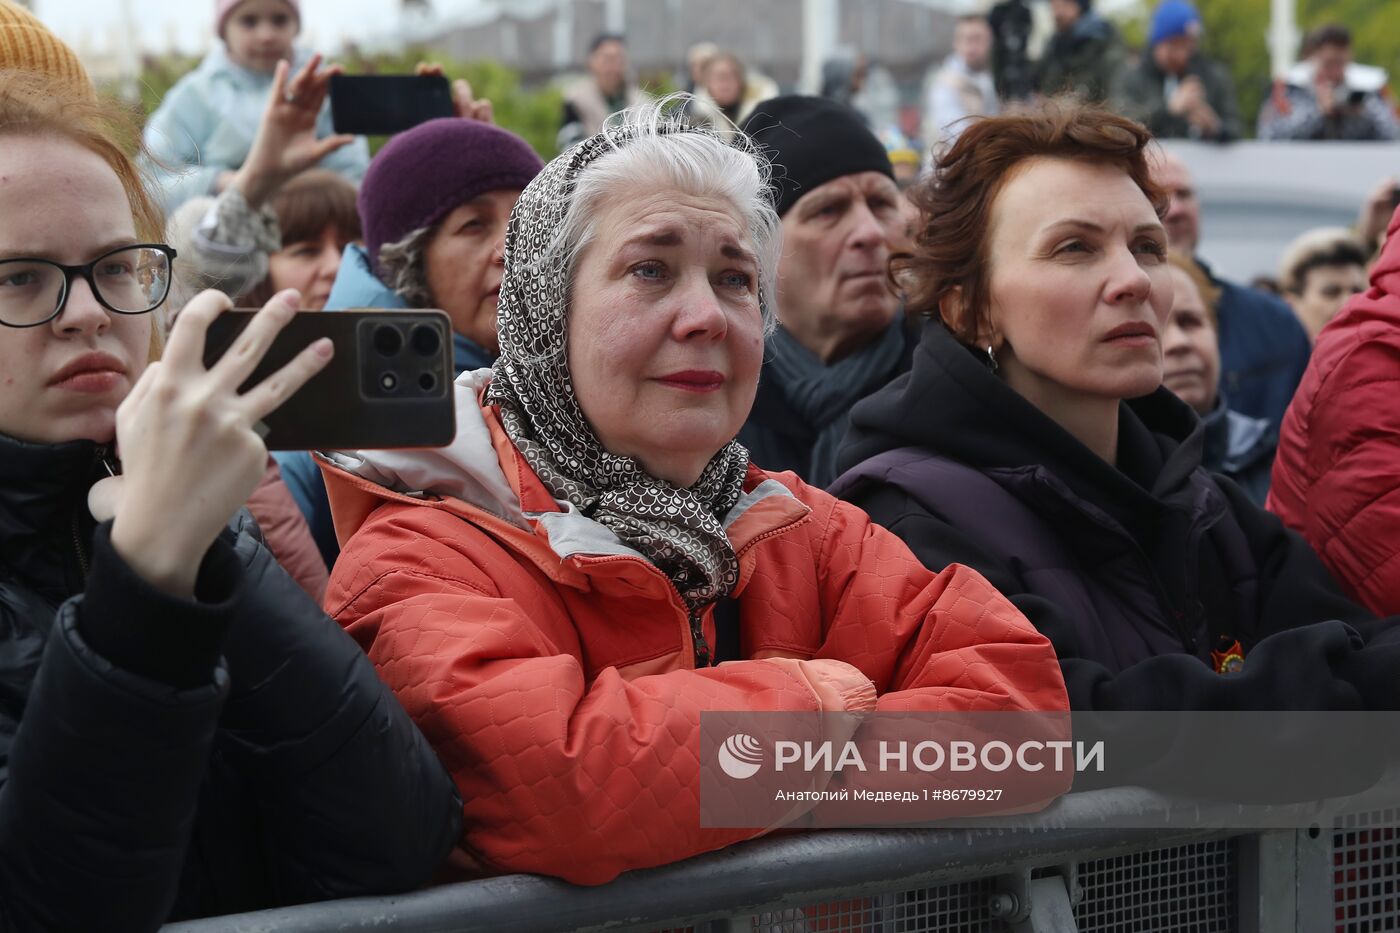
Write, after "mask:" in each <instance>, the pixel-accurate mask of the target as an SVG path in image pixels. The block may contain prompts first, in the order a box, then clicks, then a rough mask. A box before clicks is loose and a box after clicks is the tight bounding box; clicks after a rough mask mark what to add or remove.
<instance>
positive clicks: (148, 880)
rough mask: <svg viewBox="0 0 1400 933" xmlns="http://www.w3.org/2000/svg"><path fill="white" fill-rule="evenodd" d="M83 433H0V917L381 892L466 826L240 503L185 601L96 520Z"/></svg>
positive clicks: (351, 646)
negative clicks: (128, 556)
mask: <svg viewBox="0 0 1400 933" xmlns="http://www.w3.org/2000/svg"><path fill="white" fill-rule="evenodd" d="M101 453H102V451H101V449H100V448H98V447H96V445H93V444H91V443H87V442H75V443H69V444H62V445H53V446H50V445H38V444H26V443H22V442H20V441H17V440H14V439H12V438H8V437H5V436H3V435H0V929H3V930H6V931H9V930H38V929H43V930H82V931H90V930H104V931H127V930H137V931H139V930H153V929H155V928H156V927H158V926H159V925H160V924H161V923H163V922H165V921H166V920H167V919H179V918H186V917H194V916H206V915H211V914H220V913H230V912H236V911H244V910H252V909H257V908H265V907H270V906H277V905H282V904H290V903H296V902H303V901H311V900H321V899H327V898H334V897H345V896H350V895H357V894H377V893H391V892H397V891H403V890H407V889H411V888H414V887H417V886H419V885H422V884H424V883H426V882H427V881H428V880H429V879H430V878H431V876H432V874H433V873H434V872H435V871H436V870H437V869H438V867H439V866H440V864H441V863H442V861H443V859H444V858H445V856H446V855H447V853H448V851H449V850H450V849H451V847H452V845H453V843H454V842H455V840H456V839H457V836H458V829H459V823H460V814H461V805H460V803H459V801H458V798H457V795H456V791H455V789H454V787H453V785H452V783H451V780H450V779H449V778H448V776H447V774H446V772H445V771H444V769H443V768H442V766H441V765H440V764H439V762H438V761H437V759H436V757H435V756H434V754H433V752H432V750H431V748H430V747H429V746H428V744H427V743H426V742H425V741H424V739H423V737H422V736H421V735H420V734H419V732H418V730H417V729H416V728H415V727H414V725H413V724H412V722H411V721H410V720H409V719H408V717H407V715H406V714H405V713H404V712H403V710H402V709H401V708H400V706H399V705H398V703H397V701H396V700H395V699H394V696H393V694H392V693H391V692H390V691H389V690H388V688H387V687H385V686H384V685H383V683H381V682H380V681H379V679H378V678H377V676H376V675H375V671H374V667H373V665H372V664H371V663H370V662H369V660H368V658H366V657H365V656H364V655H363V654H362V653H361V651H360V649H359V648H358V646H356V645H355V643H354V642H353V641H352V640H351V639H350V638H349V637H348V636H346V635H345V634H344V633H343V632H342V631H341V630H340V628H339V627H338V626H337V625H336V624H335V623H334V622H332V621H331V620H330V619H329V618H327V617H326V616H325V615H324V614H323V613H322V612H321V610H320V608H319V607H317V606H316V605H315V603H314V602H312V601H311V599H310V598H309V597H308V596H306V594H305V593H304V592H303V591H302V590H301V589H300V588H299V587H298V586H297V585H296V584H295V583H294V582H293V581H292V580H291V578H290V577H288V576H287V575H286V573H285V572H283V571H282V569H281V568H280V567H279V566H278V565H277V563H276V561H275V560H273V559H272V557H271V555H270V554H269V552H268V551H267V549H266V548H265V547H263V546H262V544H261V542H260V539H259V538H258V537H257V534H256V532H257V529H256V525H254V524H253V523H252V521H251V519H249V518H247V516H246V514H244V515H243V516H241V517H240V519H239V520H237V521H235V523H234V526H235V527H231V528H230V529H229V530H227V531H226V532H225V533H224V534H223V535H222V536H221V537H220V538H219V539H218V540H217V541H216V542H215V543H214V545H213V546H212V547H211V548H210V550H209V552H208V554H207V555H206V557H205V558H204V561H203V564H202V565H201V567H200V572H199V577H198V581H197V587H196V598H195V599H194V600H188V601H187V600H180V599H175V598H172V597H170V596H167V595H165V594H163V593H161V592H159V591H157V590H154V589H153V588H151V587H149V586H148V585H146V584H145V583H144V581H143V580H142V579H141V578H140V577H138V576H137V575H136V574H135V573H133V572H132V571H131V569H130V568H129V567H127V566H126V564H125V563H124V562H123V561H122V559H121V558H120V557H119V556H118V555H117V553H116V552H115V551H114V550H113V548H112V546H111V544H110V541H109V538H108V531H109V526H105V525H104V526H102V527H96V528H95V527H94V526H93V522H92V520H91V518H90V517H89V515H88V512H87V505H86V501H87V492H88V489H89V488H90V487H91V485H92V483H93V482H94V481H95V480H96V479H97V477H98V476H99V475H105V474H103V473H102V472H101V470H100V463H101Z"/></svg>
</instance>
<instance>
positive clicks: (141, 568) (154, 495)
mask: <svg viewBox="0 0 1400 933" xmlns="http://www.w3.org/2000/svg"><path fill="white" fill-rule="evenodd" d="M300 298H301V296H300V295H299V294H298V293H297V292H296V291H295V290H290V291H286V292H281V293H279V294H278V295H276V296H274V297H273V299H272V300H271V301H269V302H268V303H267V304H266V305H265V306H263V309H262V310H261V311H259V312H258V313H257V315H255V316H254V318H253V320H252V321H251V322H250V323H249V324H248V326H247V328H246V329H244V331H243V332H242V333H241V334H239V335H238V337H237V339H235V340H234V342H233V344H232V345H231V346H230V347H229V349H228V351H227V352H226V353H225V354H224V355H223V356H222V357H221V358H220V359H219V360H218V362H216V363H215V364H214V365H213V366H212V367H210V368H208V369H206V368H205V366H204V341H205V335H206V333H207V332H208V330H209V325H210V324H211V323H212V322H213V320H214V319H215V318H216V317H218V316H219V315H220V314H222V313H223V312H225V311H226V310H228V308H229V307H230V306H231V305H232V302H231V301H230V299H229V298H228V297H227V296H226V295H224V294H222V293H220V292H216V291H206V292H202V293H201V294H199V295H197V296H196V297H195V298H194V299H193V300H192V301H190V303H189V304H187V305H186V306H185V308H184V310H183V311H182V312H181V313H180V317H179V318H178V319H177V320H176V322H175V326H174V328H173V329H172V330H171V332H170V341H169V343H168V344H167V345H166V350H165V353H164V355H163V356H162V358H161V360H160V361H159V362H156V363H152V364H151V365H150V366H148V367H147V368H146V371H145V373H143V374H142V376H141V378H140V379H139V380H138V381H137V383H136V386H135V387H134V388H133V389H132V390H131V394H130V395H128V396H127V398H126V399H125V400H124V401H123V402H122V404H121V406H120V407H119V408H118V409H117V449H118V451H119V452H120V454H121V460H122V475H121V476H117V477H111V478H108V479H104V480H102V481H100V482H99V483H97V484H96V485H95V486H94V487H93V492H92V493H91V494H90V496H89V503H90V506H91V507H92V509H93V512H94V514H95V515H96V516H97V517H98V518H99V519H103V518H106V517H107V514H105V513H114V519H115V520H114V523H113V525H112V547H113V548H114V549H115V550H116V552H117V553H118V554H119V555H120V556H121V558H122V559H123V560H124V561H126V563H127V564H128V565H129V566H130V567H131V568H132V570H134V571H135V572H136V573H137V574H138V575H140V576H141V577H142V578H144V579H145V580H146V581H147V582H148V583H150V584H151V585H152V586H154V587H156V588H158V589H160V590H163V591H165V592H167V593H170V594H172V595H175V596H180V597H184V598H188V597H190V596H191V595H192V594H193V593H194V586H195V580H196V577H197V575H198V571H199V565H200V562H201V561H202V560H203V559H204V555H205V553H206V552H207V551H208V550H209V546H210V545H211V544H213V542H214V539H215V538H217V537H218V535H219V533H220V531H221V530H222V529H223V528H224V526H225V525H226V524H227V523H228V521H229V519H230V518H231V517H232V516H233V514H234V513H235V512H236V511H237V510H238V509H239V508H240V507H241V506H242V505H243V503H244V502H246V501H247V499H248V496H249V495H250V494H251V493H252V491H253V489H254V487H256V486H257V484H258V482H259V481H260V480H261V479H262V476H263V471H264V470H265V469H266V467H267V448H266V446H264V444H263V441H262V437H261V435H260V434H259V433H258V428H259V427H260V422H261V421H262V419H263V418H265V417H267V415H269V414H270V413H272V412H273V411H275V410H276V409H277V407H278V406H280V405H281V404H282V403H283V402H285V401H286V400H287V399H288V398H290V397H291V395H292V394H293V393H294V392H296V391H297V390H298V389H300V388H301V387H302V386H303V385H305V384H306V381H307V380H308V379H310V378H311V377H312V376H314V375H316V374H317V373H318V372H320V371H321V370H322V369H323V368H324V367H325V365H326V364H327V363H328V362H329V361H330V358H331V355H332V353H333V347H332V344H331V342H330V341H329V340H327V339H324V338H323V339H321V340H318V341H316V342H314V343H312V344H311V345H310V346H308V347H306V348H305V349H303V350H302V351H301V353H299V354H297V356H296V357H295V358H294V359H293V360H292V361H291V362H290V363H288V364H287V365H286V366H284V367H282V368H281V369H279V370H278V371H277V372H275V373H273V374H272V375H270V376H268V377H267V378H266V379H264V380H263V381H262V382H260V383H258V384H257V385H255V386H253V387H252V388H250V389H248V391H246V392H243V393H241V394H240V392H239V388H240V387H241V386H242V385H243V383H244V382H245V381H246V380H247V379H248V377H249V376H250V375H252V373H253V370H254V369H255V368H256V367H257V365H258V364H259V363H260V362H261V361H262V358H263V356H264V355H265V354H266V353H267V350H268V348H269V347H270V346H271V345H272V341H273V338H274V337H276V336H277V334H278V332H280V331H281V330H282V328H283V327H285V326H286V325H287V323H288V322H289V321H290V320H291V319H292V315H293V313H294V311H295V309H296V307H297V304H298V303H299V302H300Z"/></svg>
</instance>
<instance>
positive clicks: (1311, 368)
mask: <svg viewBox="0 0 1400 933" xmlns="http://www.w3.org/2000/svg"><path fill="white" fill-rule="evenodd" d="M1267 507H1268V509H1269V510H1270V511H1271V512H1274V513H1275V514H1277V515H1278V516H1279V518H1281V519H1283V522H1284V524H1286V525H1288V526H1289V527H1290V528H1293V529H1294V530H1296V531H1298V532H1299V533H1301V534H1302V535H1303V537H1305V538H1307V539H1308V543H1309V544H1311V545H1312V546H1313V549H1314V550H1316V551H1317V553H1318V554H1319V555H1320V556H1321V557H1322V561H1323V563H1324V564H1326V565H1327V569H1328V570H1330V571H1331V572H1332V575H1333V576H1334V577H1336V578H1337V581H1338V582H1339V583H1340V584H1341V585H1342V587H1343V589H1345V590H1346V591H1347V593H1348V594H1349V595H1351V596H1352V597H1354V598H1355V599H1356V600H1358V601H1359V602H1362V603H1365V604H1366V606H1367V607H1368V608H1370V609H1371V611H1373V612H1375V613H1377V614H1379V615H1396V614H1400V533H1398V532H1400V213H1397V214H1396V216H1395V217H1392V218H1391V221H1390V233H1389V236H1388V238H1387V239H1386V244H1385V248H1384V249H1383V250H1382V251H1381V255H1380V259H1378V260H1377V261H1376V265H1375V267H1374V268H1373V269H1372V270H1371V288H1370V289H1369V290H1368V291H1366V292H1364V293H1363V294H1360V295H1356V296H1354V297H1353V298H1352V299H1351V300H1350V301H1348V302H1347V304H1346V306H1345V307H1344V308H1343V309H1342V311H1341V313H1340V314H1338V315H1337V316H1336V317H1335V318H1334V319H1333V320H1332V322H1331V323H1329V324H1328V325H1327V326H1326V327H1324V328H1323V329H1322V333H1320V334H1318V337H1317V345H1316V346H1315V347H1314V348H1313V353H1312V360H1311V362H1309V363H1308V371H1307V373H1306V375H1304V376H1303V381H1302V383H1301V384H1300V385H1299V386H1298V392H1297V394H1296V395H1294V397H1293V404H1292V405H1290V406H1289V408H1288V414H1287V415H1286V416H1285V417H1284V419H1283V427H1282V428H1281V430H1280V435H1279V444H1278V457H1277V459H1275V460H1274V478H1273V487H1272V490H1271V491H1270V492H1269V499H1268V502H1267Z"/></svg>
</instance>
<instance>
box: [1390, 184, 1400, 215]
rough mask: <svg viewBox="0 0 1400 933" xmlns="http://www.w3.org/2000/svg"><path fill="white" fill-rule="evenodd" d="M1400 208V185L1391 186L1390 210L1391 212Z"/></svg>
mask: <svg viewBox="0 0 1400 933" xmlns="http://www.w3.org/2000/svg"><path fill="white" fill-rule="evenodd" d="M1396 208H1400V185H1393V186H1391V189H1390V209H1391V210H1392V211H1393V210H1395V209H1396Z"/></svg>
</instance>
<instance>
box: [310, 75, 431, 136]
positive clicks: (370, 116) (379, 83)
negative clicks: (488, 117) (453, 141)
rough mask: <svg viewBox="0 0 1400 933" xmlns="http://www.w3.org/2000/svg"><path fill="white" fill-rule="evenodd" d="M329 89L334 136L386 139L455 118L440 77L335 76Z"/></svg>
mask: <svg viewBox="0 0 1400 933" xmlns="http://www.w3.org/2000/svg"><path fill="white" fill-rule="evenodd" d="M330 87H331V122H332V123H333V125H334V127H335V131H336V132H337V133H353V134H355V135H357V136H387V135H390V134H393V133H402V132H403V131H404V130H408V129H412V128H413V127H415V126H417V125H418V124H420V123H425V122H427V121H428V120H434V119H437V118H438V117H452V116H456V115H457V110H456V107H455V106H454V105H453V103H452V88H451V87H450V86H449V85H448V83H447V78H445V77H443V76H442V75H440V74H436V75H435V74H423V75H335V76H333V77H332V78H331V83H330Z"/></svg>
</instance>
